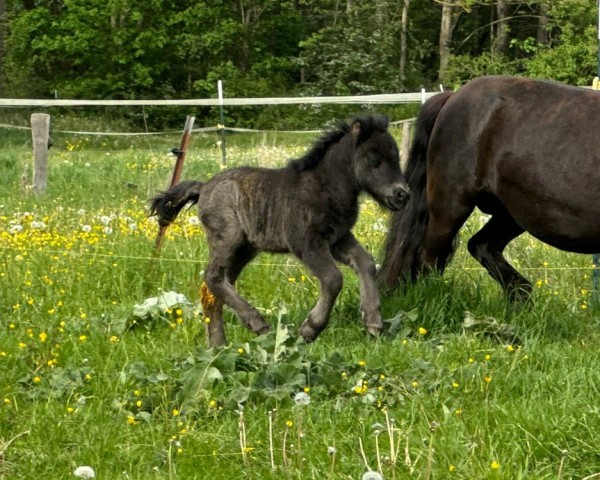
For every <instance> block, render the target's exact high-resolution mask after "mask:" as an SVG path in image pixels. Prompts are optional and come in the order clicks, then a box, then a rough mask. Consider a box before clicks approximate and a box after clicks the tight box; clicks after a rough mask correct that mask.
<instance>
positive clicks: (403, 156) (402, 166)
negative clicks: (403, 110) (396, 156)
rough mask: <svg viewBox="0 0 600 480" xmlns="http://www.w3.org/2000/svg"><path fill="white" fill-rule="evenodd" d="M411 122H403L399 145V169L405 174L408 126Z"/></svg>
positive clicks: (408, 143) (408, 139) (408, 149)
mask: <svg viewBox="0 0 600 480" xmlns="http://www.w3.org/2000/svg"><path fill="white" fill-rule="evenodd" d="M411 123H412V122H409V121H405V122H404V123H403V124H402V144H401V145H400V169H401V170H402V173H406V166H407V165H408V155H409V154H410V143H411V142H410V125H411Z"/></svg>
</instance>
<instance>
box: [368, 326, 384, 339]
mask: <svg viewBox="0 0 600 480" xmlns="http://www.w3.org/2000/svg"><path fill="white" fill-rule="evenodd" d="M367 332H369V335H371V336H372V337H373V338H379V337H380V336H381V333H382V332H383V328H380V327H367Z"/></svg>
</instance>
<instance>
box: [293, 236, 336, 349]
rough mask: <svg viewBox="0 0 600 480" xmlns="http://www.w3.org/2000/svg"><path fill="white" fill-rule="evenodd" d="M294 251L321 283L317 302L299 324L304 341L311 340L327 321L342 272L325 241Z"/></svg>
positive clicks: (323, 327)
mask: <svg viewBox="0 0 600 480" xmlns="http://www.w3.org/2000/svg"><path fill="white" fill-rule="evenodd" d="M294 253H295V254H296V256H298V258H300V259H301V260H302V262H304V264H305V265H306V266H307V267H308V268H309V269H310V270H311V272H312V273H313V274H314V275H315V276H316V277H317V278H318V279H319V282H320V284H321V295H320V296H319V300H318V301H317V304H316V305H315V306H314V307H313V309H312V310H311V311H310V312H309V314H308V316H307V317H306V320H304V322H303V323H302V325H300V335H302V337H303V338H304V340H305V341H306V342H312V341H313V340H315V339H316V338H317V336H318V335H319V333H321V332H322V331H323V330H324V329H325V327H326V326H327V324H328V323H329V314H330V313H331V309H332V308H333V304H334V303H335V299H336V298H337V296H338V295H339V293H340V290H341V289H342V284H343V282H344V278H343V276H342V272H340V271H339V269H338V268H337V265H336V264H335V260H334V258H333V257H332V255H331V251H330V250H329V246H328V245H327V243H326V242H322V244H320V245H319V246H318V247H317V248H314V247H313V248H311V249H310V250H304V251H301V252H294Z"/></svg>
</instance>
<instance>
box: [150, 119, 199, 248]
mask: <svg viewBox="0 0 600 480" xmlns="http://www.w3.org/2000/svg"><path fill="white" fill-rule="evenodd" d="M195 119H196V117H194V116H191V115H188V116H187V118H186V120H185V127H184V128H183V135H182V137H181V145H180V147H179V149H174V150H173V153H175V155H177V160H176V161H175V168H174V169H173V176H172V177H171V185H170V186H171V187H172V186H173V185H176V184H177V183H179V178H180V177H181V170H182V169H183V161H184V160H185V154H186V152H187V148H188V145H189V144H190V138H191V136H192V129H193V128H194V120H195ZM166 231H167V227H162V226H161V227H159V230H158V235H157V236H156V241H155V243H154V247H155V248H156V250H157V251H158V250H160V247H161V244H162V239H163V237H164V236H165V232H166Z"/></svg>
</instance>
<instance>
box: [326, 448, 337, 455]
mask: <svg viewBox="0 0 600 480" xmlns="http://www.w3.org/2000/svg"><path fill="white" fill-rule="evenodd" d="M336 452H337V450H336V449H335V447H327V455H335V453H336Z"/></svg>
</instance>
